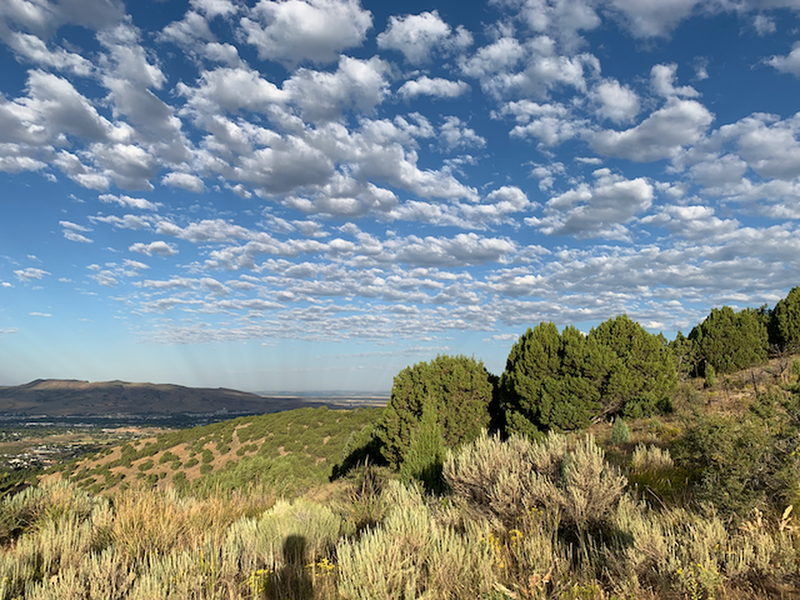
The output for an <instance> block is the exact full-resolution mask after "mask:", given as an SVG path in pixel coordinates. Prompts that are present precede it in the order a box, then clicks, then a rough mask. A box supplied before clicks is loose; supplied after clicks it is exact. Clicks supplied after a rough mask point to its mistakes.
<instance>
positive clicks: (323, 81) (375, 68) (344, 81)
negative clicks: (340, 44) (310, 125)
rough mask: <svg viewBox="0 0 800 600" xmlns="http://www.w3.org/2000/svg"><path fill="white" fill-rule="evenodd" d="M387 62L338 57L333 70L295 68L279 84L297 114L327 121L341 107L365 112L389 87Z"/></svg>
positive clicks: (337, 113)
mask: <svg viewBox="0 0 800 600" xmlns="http://www.w3.org/2000/svg"><path fill="white" fill-rule="evenodd" d="M388 75H389V65H388V63H386V62H385V61H382V60H381V59H379V58H377V57H372V58H371V59H369V60H358V59H355V58H350V57H348V56H342V57H341V58H340V59H339V67H338V69H337V70H336V71H335V72H333V73H328V72H323V71H314V70H311V69H299V70H298V71H297V72H296V73H295V74H294V75H293V76H292V77H291V78H290V79H289V80H288V81H287V82H286V83H285V84H284V86H283V89H284V91H285V92H286V93H287V94H288V95H289V97H290V98H291V101H292V102H293V103H294V104H296V105H297V106H298V107H299V108H300V113H301V115H302V116H303V117H304V118H305V119H306V120H310V121H328V120H331V119H336V118H338V117H340V116H341V115H342V112H343V111H344V110H345V109H349V108H351V107H352V108H355V109H357V110H359V111H361V112H369V111H371V110H372V109H373V108H375V106H377V105H378V104H380V103H381V102H382V101H383V99H384V97H385V96H386V95H387V93H388V91H389V82H388V79H387V77H388Z"/></svg>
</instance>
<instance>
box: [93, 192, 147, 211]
mask: <svg viewBox="0 0 800 600" xmlns="http://www.w3.org/2000/svg"><path fill="white" fill-rule="evenodd" d="M97 198H98V200H100V202H103V203H105V204H118V205H119V206H122V207H125V208H138V209H140V210H158V204H156V203H155V202H150V201H149V200H145V199H144V198H132V197H131V196H125V195H120V196H116V195H114V194H100V195H99V196H98V197H97Z"/></svg>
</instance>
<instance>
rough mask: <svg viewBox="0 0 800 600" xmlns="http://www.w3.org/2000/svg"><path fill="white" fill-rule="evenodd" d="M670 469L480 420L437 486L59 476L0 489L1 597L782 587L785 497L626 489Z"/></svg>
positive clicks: (767, 594)
mask: <svg viewBox="0 0 800 600" xmlns="http://www.w3.org/2000/svg"><path fill="white" fill-rule="evenodd" d="M675 475H676V471H675V462H674V460H673V459H672V457H671V456H670V454H669V452H668V451H665V450H662V449H660V448H658V447H657V446H652V445H650V446H647V445H640V446H638V447H637V448H636V449H635V450H634V451H633V454H632V459H631V461H630V462H629V463H628V465H627V467H626V468H625V470H624V471H622V470H619V469H617V468H616V467H614V466H613V465H612V464H610V463H609V462H608V461H607V460H606V459H605V458H604V453H603V451H602V449H601V448H600V447H599V446H598V445H597V443H595V441H594V439H593V438H592V437H591V436H574V437H568V436H565V435H562V434H555V433H551V434H550V435H548V436H547V437H546V438H545V439H544V440H542V441H540V442H530V441H528V440H527V439H526V438H523V437H517V436H514V437H511V438H510V439H508V440H506V441H502V440H500V439H499V438H497V437H492V436H488V435H487V434H485V433H484V434H481V435H479V437H478V438H477V439H476V440H475V441H473V442H472V443H470V444H467V445H465V446H463V447H462V448H461V450H459V451H458V452H455V453H451V454H450V455H449V456H448V457H447V459H446V460H445V461H444V464H443V476H444V479H445V481H446V483H447V485H448V490H449V491H448V492H447V493H446V494H443V495H435V494H425V493H424V492H423V491H422V489H421V487H420V486H419V485H416V484H413V483H412V484H410V485H405V484H403V483H401V482H400V481H398V480H397V479H395V478H393V477H387V473H386V472H385V471H384V470H381V469H379V468H374V467H369V466H368V467H362V468H360V469H358V470H357V472H356V473H354V477H352V478H351V479H349V480H347V481H344V482H338V483H336V484H331V485H329V486H327V487H326V488H325V491H324V496H321V495H320V494H322V493H323V492H322V491H321V490H320V489H317V490H316V491H315V495H316V497H315V499H313V500H312V499H309V496H306V497H302V498H295V499H294V500H293V501H289V500H285V499H277V498H276V497H275V496H274V495H271V494H269V493H265V492H264V491H257V490H255V489H253V488H249V489H247V488H245V489H244V490H243V491H242V492H240V493H217V494H210V495H207V496H204V497H202V498H200V497H197V496H195V495H191V494H190V495H181V494H179V493H178V492H177V491H176V490H175V489H174V488H173V489H169V490H142V489H138V490H135V489H128V490H126V491H123V492H117V493H116V494H114V495H113V496H111V497H108V496H102V495H91V494H89V493H88V492H87V491H86V490H83V489H81V488H79V487H77V486H76V485H75V484H73V483H69V482H66V481H59V482H54V483H51V484H48V485H42V486H39V487H32V488H29V489H27V490H25V491H24V492H22V493H20V494H18V495H16V496H13V497H7V498H6V499H5V500H4V501H3V504H2V522H1V523H0V537H1V538H2V540H3V541H4V546H5V549H4V550H3V552H2V553H0V598H2V599H11V598H16V597H24V598H31V599H45V598H62V599H64V600H70V599H76V600H77V599H86V598H91V599H95V598H97V599H100V598H102V599H111V598H131V599H133V598H137V599H138V598H141V599H147V600H152V599H160V598H174V599H179V598H180V599H185V598H197V599H220V600H222V599H231V598H242V599H244V598H248V599H251V598H283V599H290V598H294V599H298V598H300V599H307V600H308V599H311V598H319V599H331V600H333V599H345V598H346V599H359V600H362V599H363V600H367V599H370V600H373V599H385V600H394V599H397V598H405V599H412V598H428V599H438V598H442V599H444V598H451V599H452V598H458V599H461V598H463V599H474V598H486V599H489V598H491V599H496V600H500V599H504V598H511V599H515V598H575V599H577V598H648V597H650V598H717V597H720V598H721V597H732V598H757V597H764V598H773V597H779V596H781V595H784V597H791V591H792V590H794V589H797V585H798V556H800V554H799V553H800V530H798V528H797V527H796V526H795V524H794V518H793V514H792V512H791V510H785V511H784V512H783V513H782V514H780V515H777V517H773V516H771V515H767V514H765V513H763V512H761V511H759V510H755V511H753V512H752V513H751V514H750V515H749V516H748V517H747V518H746V519H744V520H743V521H742V522H741V523H739V524H738V526H737V527H734V528H731V527H730V526H729V525H730V524H729V522H728V521H727V520H726V519H725V518H724V517H722V516H720V515H719V514H717V513H716V512H715V511H714V509H713V508H712V507H711V506H710V505H709V506H707V507H706V508H704V509H702V510H692V509H689V508H687V507H683V506H680V504H671V503H664V502H663V501H659V502H657V503H649V502H647V497H646V495H645V494H641V493H639V492H638V491H637V490H641V489H644V487H643V486H652V489H653V490H659V489H668V488H669V483H667V482H669V481H673V480H675V479H676V478H675Z"/></svg>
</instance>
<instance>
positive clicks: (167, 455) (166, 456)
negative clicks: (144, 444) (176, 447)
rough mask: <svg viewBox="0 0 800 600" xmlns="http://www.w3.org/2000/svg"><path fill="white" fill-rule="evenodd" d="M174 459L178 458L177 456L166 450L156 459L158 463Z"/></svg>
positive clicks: (161, 463)
mask: <svg viewBox="0 0 800 600" xmlns="http://www.w3.org/2000/svg"><path fill="white" fill-rule="evenodd" d="M176 460H178V456H177V455H175V454H173V453H172V452H170V451H169V450H167V451H166V452H164V454H162V455H161V458H159V459H158V464H160V465H163V464H164V463H168V462H174V461H176Z"/></svg>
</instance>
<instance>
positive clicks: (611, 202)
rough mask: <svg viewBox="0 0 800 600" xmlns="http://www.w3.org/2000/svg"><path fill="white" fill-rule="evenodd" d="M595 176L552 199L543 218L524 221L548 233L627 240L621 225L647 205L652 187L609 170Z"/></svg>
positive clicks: (647, 183)
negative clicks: (593, 180) (593, 181)
mask: <svg viewBox="0 0 800 600" xmlns="http://www.w3.org/2000/svg"><path fill="white" fill-rule="evenodd" d="M595 177H596V181H595V183H594V185H589V184H587V183H583V184H580V185H579V186H578V187H576V188H574V189H572V190H570V191H568V192H565V193H563V194H560V195H558V196H555V197H553V198H551V199H550V200H548V201H547V203H546V204H545V206H544V213H545V216H544V217H528V218H526V219H525V223H526V224H528V225H530V226H533V227H536V228H537V229H539V230H541V231H542V232H543V233H546V234H548V235H574V236H576V237H578V238H593V237H603V238H608V239H629V238H630V234H629V232H628V230H627V228H626V227H625V226H624V225H625V224H626V223H629V222H630V221H631V220H633V219H634V217H636V216H637V215H639V214H641V213H643V212H645V211H646V210H647V209H649V208H650V206H651V205H652V203H653V186H652V185H651V184H650V183H649V182H648V181H647V180H645V179H643V178H641V177H637V178H636V179H632V180H627V179H624V178H623V177H621V176H619V175H614V174H612V173H611V172H610V171H609V170H608V169H598V170H597V171H595Z"/></svg>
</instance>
